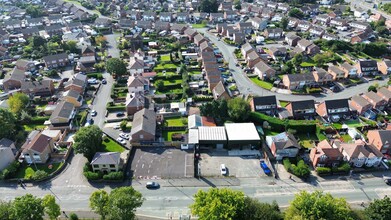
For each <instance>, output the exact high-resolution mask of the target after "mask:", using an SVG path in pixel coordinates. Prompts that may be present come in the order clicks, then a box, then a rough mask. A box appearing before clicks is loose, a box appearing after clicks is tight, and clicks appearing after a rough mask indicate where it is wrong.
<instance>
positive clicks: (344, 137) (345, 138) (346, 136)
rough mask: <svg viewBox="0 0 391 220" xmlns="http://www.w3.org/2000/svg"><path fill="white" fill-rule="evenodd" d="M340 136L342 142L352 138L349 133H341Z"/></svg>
mask: <svg viewBox="0 0 391 220" xmlns="http://www.w3.org/2000/svg"><path fill="white" fill-rule="evenodd" d="M341 138H342V140H343V142H349V141H351V140H353V139H352V137H350V135H348V134H343V135H341Z"/></svg>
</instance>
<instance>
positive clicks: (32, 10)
mask: <svg viewBox="0 0 391 220" xmlns="http://www.w3.org/2000/svg"><path fill="white" fill-rule="evenodd" d="M26 13H27V14H28V15H30V16H31V17H32V18H38V17H41V16H42V15H43V10H42V8H41V7H40V6H37V5H29V6H28V7H27V8H26Z"/></svg>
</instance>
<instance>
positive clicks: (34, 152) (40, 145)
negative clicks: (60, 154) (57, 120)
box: [21, 132, 54, 164]
mask: <svg viewBox="0 0 391 220" xmlns="http://www.w3.org/2000/svg"><path fill="white" fill-rule="evenodd" d="M53 149H54V141H53V139H52V138H50V137H48V136H46V135H44V134H42V133H40V132H36V134H35V135H34V136H33V137H28V138H27V140H26V142H25V143H24V145H23V146H22V154H21V158H23V159H24V161H26V163H28V164H32V163H34V164H44V163H46V162H47V161H48V160H49V158H50V154H51V153H52V152H53Z"/></svg>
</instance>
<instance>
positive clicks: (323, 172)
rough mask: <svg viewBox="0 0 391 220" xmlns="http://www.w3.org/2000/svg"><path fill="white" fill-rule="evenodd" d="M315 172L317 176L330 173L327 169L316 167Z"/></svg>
mask: <svg viewBox="0 0 391 220" xmlns="http://www.w3.org/2000/svg"><path fill="white" fill-rule="evenodd" d="M316 172H317V173H318V174H329V173H331V169H330V168H329V167H317V168H316Z"/></svg>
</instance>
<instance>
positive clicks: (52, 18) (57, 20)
mask: <svg viewBox="0 0 391 220" xmlns="http://www.w3.org/2000/svg"><path fill="white" fill-rule="evenodd" d="M63 22H64V21H63V20H62V16H61V15H59V14H57V15H49V16H48V18H47V23H46V24H50V25H53V24H62V23H63Z"/></svg>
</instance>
